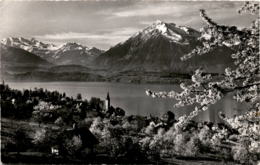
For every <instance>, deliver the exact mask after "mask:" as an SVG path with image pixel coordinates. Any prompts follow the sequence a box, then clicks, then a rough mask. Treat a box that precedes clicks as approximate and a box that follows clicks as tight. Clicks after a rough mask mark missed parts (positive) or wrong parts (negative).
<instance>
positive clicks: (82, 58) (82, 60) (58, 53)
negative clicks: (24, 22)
mask: <svg viewBox="0 0 260 165" xmlns="http://www.w3.org/2000/svg"><path fill="white" fill-rule="evenodd" d="M1 43H2V44H4V45H7V46H11V47H15V48H20V49H23V50H26V51H28V52H30V53H33V54H35V55H37V56H40V57H41V58H43V59H46V60H47V61H49V62H51V63H55V64H78V65H87V64H89V63H91V62H92V61H93V60H94V58H96V57H97V56H98V55H99V54H101V53H102V52H103V51H102V50H99V49H97V48H95V47H93V48H88V47H86V46H83V45H80V44H78V43H66V44H62V45H59V46H57V45H54V44H48V43H43V42H40V41H38V40H36V39H34V38H32V39H25V38H22V37H19V38H14V37H9V38H5V39H3V40H2V41H1Z"/></svg>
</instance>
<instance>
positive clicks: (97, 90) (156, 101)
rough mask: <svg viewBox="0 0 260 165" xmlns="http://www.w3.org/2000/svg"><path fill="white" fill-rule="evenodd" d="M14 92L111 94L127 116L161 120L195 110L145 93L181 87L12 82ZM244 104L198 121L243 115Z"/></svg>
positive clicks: (225, 103)
mask: <svg viewBox="0 0 260 165" xmlns="http://www.w3.org/2000/svg"><path fill="white" fill-rule="evenodd" d="M8 84H9V86H10V87H11V88H15V89H20V90H23V89H34V88H35V87H37V88H44V89H48V90H50V91H53V90H57V91H59V92H62V93H63V92H65V93H66V94H67V96H73V97H76V95H77V94H78V93H81V95H82V98H85V99H88V100H89V99H90V98H91V97H98V98H101V99H102V100H105V98H106V95H107V92H109V94H110V98H111V105H112V106H114V107H121V108H122V109H124V110H125V111H126V113H127V114H128V115H149V114H152V115H157V116H160V115H162V114H164V113H165V112H167V111H169V110H170V111H172V112H173V113H174V114H175V115H176V117H179V116H181V115H183V114H188V113H190V112H191V111H192V107H191V106H189V107H182V108H174V107H173V105H174V103H175V100H173V99H162V98H152V97H149V96H147V95H146V94H145V90H146V89H151V90H155V91H170V90H172V89H175V90H178V89H179V86H178V85H170V84H124V83H109V82H9V83H8ZM246 106H247V105H245V104H241V103H237V102H236V101H235V100H233V99H232V97H231V96H226V97H225V99H223V100H221V101H220V102H218V103H217V104H216V105H213V106H211V107H210V109H209V110H207V111H205V112H202V113H200V114H199V116H198V117H196V118H195V120H197V121H202V120H203V121H212V122H220V121H221V119H219V117H218V112H219V111H222V112H224V113H225V114H226V115H228V116H233V115H235V114H241V113H243V112H244V111H245V109H246Z"/></svg>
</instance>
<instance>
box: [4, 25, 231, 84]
mask: <svg viewBox="0 0 260 165" xmlns="http://www.w3.org/2000/svg"><path fill="white" fill-rule="evenodd" d="M200 36H201V34H200V32H198V31H197V30H195V29H192V28H190V27H186V26H177V25H176V24H174V23H165V22H162V21H156V22H155V23H153V24H152V25H150V26H148V27H146V28H144V29H143V30H141V31H139V32H137V33H135V34H134V35H132V36H131V37H130V38H129V39H127V40H126V41H124V42H121V43H118V44H117V45H115V46H113V47H111V48H110V49H109V50H107V51H103V50H101V49H98V48H95V47H93V48H88V47H87V46H83V45H81V44H78V43H65V44H62V45H59V46H57V45H54V44H49V43H43V42H41V41H38V40H36V39H34V38H32V39H25V38H22V37H20V38H14V37H9V38H5V39H3V40H2V41H1V63H2V64H4V65H2V66H1V67H2V68H4V69H5V70H6V71H7V73H8V74H9V75H10V73H12V74H13V73H16V74H17V73H20V72H23V74H25V73H26V74H27V75H28V72H34V73H35V72H45V73H51V74H54V73H55V74H59V75H61V74H63V75H64V74H65V73H66V75H69V76H72V79H73V80H75V79H74V78H73V74H72V73H75V74H76V73H77V74H78V75H80V74H86V75H85V76H84V75H83V77H86V79H81V80H82V81H84V80H89V78H88V77H89V74H91V77H94V78H95V80H101V79H102V80H109V81H127V82H143V80H144V79H145V82H146V81H153V82H154V81H157V79H164V80H162V81H165V77H166V79H167V81H168V80H169V79H172V78H176V77H178V76H179V77H180V75H181V77H183V75H184V74H191V73H192V72H193V71H194V69H196V68H198V67H200V66H202V67H204V68H205V70H206V71H207V72H211V73H223V71H224V68H225V67H227V66H230V65H232V63H233V60H232V59H231V57H230V53H232V51H231V50H230V49H229V48H228V47H225V46H223V47H219V48H217V49H216V50H214V51H212V52H210V53H209V54H208V55H203V56H197V57H194V58H192V59H190V60H188V61H181V60H180V58H181V57H182V56H183V55H184V54H187V53H189V52H190V51H191V50H193V49H194V48H195V47H196V46H199V45H201V44H202V43H201V42H200V41H199V40H198V38H199V37H200ZM32 68H33V69H32ZM17 71H19V72H17ZM79 73H80V74H79ZM51 74H50V75H51ZM75 74H74V77H75ZM33 75H34V76H35V75H37V74H33ZM43 75H45V74H43ZM169 75H170V76H169ZM31 76H32V75H31ZM55 76H57V75H55ZM13 77H15V76H13ZM65 77H66V76H65ZM77 77H78V76H77ZM184 77H187V76H184ZM39 79H40V78H39ZM54 79H55V78H54ZM67 79H68V80H70V78H69V77H68V76H67V77H66V78H65V79H63V80H67ZM52 80H53V78H52ZM55 80H56V79H55ZM160 82H161V80H160Z"/></svg>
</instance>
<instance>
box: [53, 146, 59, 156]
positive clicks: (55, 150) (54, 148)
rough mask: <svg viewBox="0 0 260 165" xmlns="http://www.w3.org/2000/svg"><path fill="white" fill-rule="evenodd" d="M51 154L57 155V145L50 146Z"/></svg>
mask: <svg viewBox="0 0 260 165" xmlns="http://www.w3.org/2000/svg"><path fill="white" fill-rule="evenodd" d="M51 154H52V155H59V148H58V146H52V147H51Z"/></svg>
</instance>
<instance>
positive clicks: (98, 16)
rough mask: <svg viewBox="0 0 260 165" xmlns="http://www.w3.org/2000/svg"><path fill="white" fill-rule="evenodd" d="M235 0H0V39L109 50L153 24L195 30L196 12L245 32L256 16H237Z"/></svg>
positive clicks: (197, 25) (198, 25)
mask: <svg viewBox="0 0 260 165" xmlns="http://www.w3.org/2000/svg"><path fill="white" fill-rule="evenodd" d="M243 3H244V2H234V1H225V2H221V1H214V2H209V1H204V2H202V1H162V0H157V1H155V0H150V1H148V0H142V1H140V0H139V1H137V0H118V1H115V0H113V1H103V0H96V1H93V0H90V1H13V0H2V1H1V0H0V37H1V39H3V38H5V37H24V38H32V37H33V38H36V39H38V40H40V41H45V42H50V43H54V44H62V43H65V42H78V43H81V44H83V45H86V46H88V47H93V46H95V47H97V48H101V49H104V50H106V49H109V48H110V47H112V46H114V45H116V44H117V43H119V42H123V41H125V40H126V39H127V38H129V37H130V36H132V35H133V34H135V33H136V32H138V31H140V30H142V29H143V28H145V27H147V26H149V25H151V24H152V23H153V22H155V21H156V20H161V21H164V22H167V23H175V24H176V25H183V26H189V27H192V28H194V29H197V30H199V29H200V28H201V27H202V26H203V25H204V24H205V23H204V22H203V21H202V19H201V17H200V16H199V9H202V8H203V9H205V10H206V11H207V13H208V15H209V16H210V17H211V18H212V19H213V20H214V21H215V22H218V23H220V24H227V25H235V26H238V27H248V26H249V25H250V23H251V22H252V20H253V19H254V16H252V15H249V14H245V15H239V14H238V13H237V9H238V8H239V7H240V6H242V5H243Z"/></svg>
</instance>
